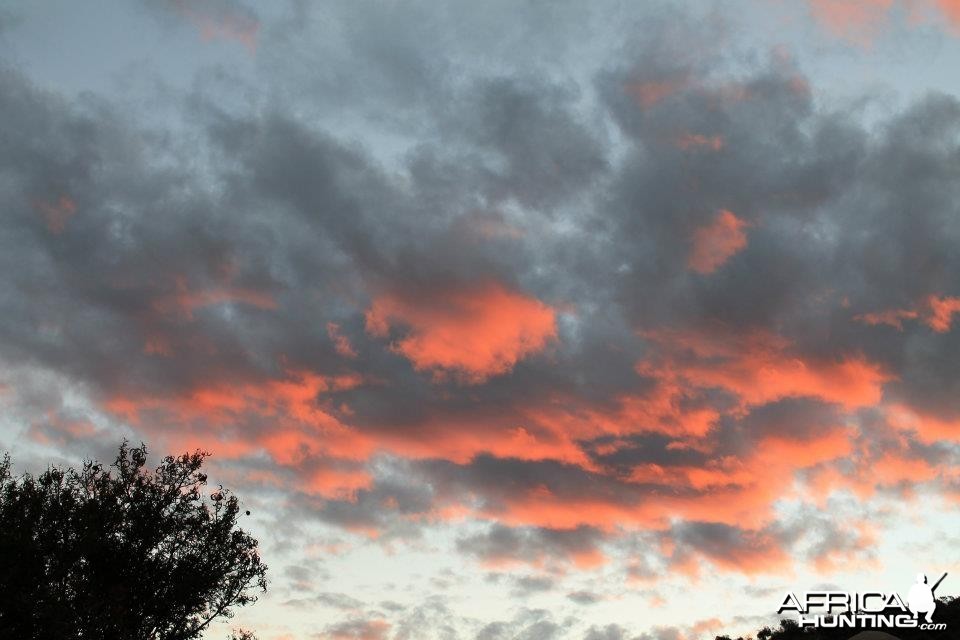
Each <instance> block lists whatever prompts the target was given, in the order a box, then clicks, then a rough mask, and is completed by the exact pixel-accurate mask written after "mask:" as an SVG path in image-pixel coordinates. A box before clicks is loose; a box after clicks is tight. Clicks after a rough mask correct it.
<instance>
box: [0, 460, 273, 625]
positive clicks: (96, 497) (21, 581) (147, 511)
mask: <svg viewBox="0 0 960 640" xmlns="http://www.w3.org/2000/svg"><path fill="white" fill-rule="evenodd" d="M208 456H209V454H208V453H205V452H200V451H198V452H196V453H193V454H185V455H182V456H180V457H173V456H168V457H166V458H164V459H163V461H162V462H161V464H160V465H159V466H158V467H157V468H156V469H154V470H149V469H147V468H146V460H147V451H146V447H145V446H143V445H141V446H140V447H137V448H130V447H128V446H127V444H126V442H124V443H123V445H121V446H120V451H119V453H118V455H117V458H116V461H115V462H114V463H113V465H111V466H110V467H108V468H104V467H103V465H101V464H98V463H96V462H92V461H91V462H86V463H85V464H84V465H83V466H82V468H81V469H79V470H76V469H73V468H68V469H65V470H64V469H60V468H57V467H50V468H49V469H48V470H47V471H46V472H44V473H43V474H41V475H40V476H39V477H37V478H34V477H33V476H31V475H29V474H25V475H23V476H20V477H13V476H12V475H11V471H10V458H9V455H7V456H5V457H4V459H3V461H2V462H0V638H18V639H21V638H22V639H23V640H47V639H50V640H53V639H56V640H68V639H84V640H86V639H113V638H116V639H118V640H119V639H122V640H141V639H142V640H183V639H187V638H197V637H199V636H200V634H201V633H202V632H203V631H204V629H206V628H207V627H208V626H209V625H210V623H211V622H212V621H214V620H215V619H217V618H223V617H230V616H231V615H232V611H233V609H234V608H235V607H240V606H244V605H247V604H250V603H252V602H254V601H255V600H256V596H255V595H254V594H255V592H256V591H257V590H260V591H266V585H267V583H266V571H267V567H266V565H265V564H263V563H262V562H261V561H260V557H259V555H258V552H257V541H256V540H255V539H254V538H252V537H251V536H250V535H248V534H247V533H245V532H244V531H243V530H241V529H240V528H238V527H237V517H238V515H239V509H240V507H239V504H238V502H237V498H236V497H235V496H233V495H230V493H229V492H228V491H226V490H224V489H223V487H219V488H218V489H215V490H214V491H213V492H212V493H210V494H209V495H207V494H206V493H205V491H204V486H205V485H206V483H207V476H206V475H205V474H204V473H202V472H201V471H200V468H201V466H202V465H203V461H204V459H205V458H206V457H208ZM248 513H249V512H248ZM248 637H249V636H248Z"/></svg>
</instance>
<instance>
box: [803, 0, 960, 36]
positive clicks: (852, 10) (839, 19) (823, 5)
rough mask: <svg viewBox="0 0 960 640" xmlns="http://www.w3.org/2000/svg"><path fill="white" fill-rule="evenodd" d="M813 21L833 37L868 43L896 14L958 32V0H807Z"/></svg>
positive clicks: (911, 23) (909, 21)
mask: <svg viewBox="0 0 960 640" xmlns="http://www.w3.org/2000/svg"><path fill="white" fill-rule="evenodd" d="M809 7H810V14H811V15H812V16H813V19H814V21H816V23H817V24H818V25H820V26H821V27H823V28H824V30H825V31H826V32H827V33H829V34H831V35H832V36H834V37H837V38H841V39H844V40H847V41H848V42H851V43H853V44H856V45H859V46H861V47H870V46H872V45H873V43H874V42H875V40H876V38H877V37H878V36H879V35H880V34H881V33H882V32H883V31H884V30H886V29H888V28H889V27H890V26H891V24H892V23H893V22H894V20H895V19H896V18H899V17H903V18H905V20H904V23H903V24H904V25H905V26H907V27H916V26H919V25H933V26H939V27H941V28H943V29H944V30H946V31H948V32H951V33H952V34H953V35H960V0H809Z"/></svg>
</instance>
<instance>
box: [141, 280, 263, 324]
mask: <svg viewBox="0 0 960 640" xmlns="http://www.w3.org/2000/svg"><path fill="white" fill-rule="evenodd" d="M174 283H175V287H174V289H175V290H174V292H173V293H170V294H167V295H163V296H160V297H158V298H157V299H156V300H154V302H153V308H154V309H155V310H157V311H159V312H160V313H179V314H181V315H182V316H183V317H185V318H188V319H189V318H192V317H193V312H194V311H195V310H197V309H200V308H203V307H209V306H213V305H218V304H244V305H249V306H252V307H256V308H258V309H270V310H272V309H276V308H277V303H276V301H275V300H274V299H273V296H272V295H271V294H269V293H266V292H262V291H255V290H253V289H246V288H243V287H234V286H230V285H217V286H214V287H210V288H204V289H199V290H198V289H191V288H190V286H189V284H188V283H187V279H186V278H184V277H182V276H177V277H176V278H175V279H174Z"/></svg>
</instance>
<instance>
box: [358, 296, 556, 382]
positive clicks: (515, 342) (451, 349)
mask: <svg viewBox="0 0 960 640" xmlns="http://www.w3.org/2000/svg"><path fill="white" fill-rule="evenodd" d="M393 325H401V326H403V327H406V328H407V333H406V335H405V336H403V337H402V338H400V339H399V340H398V341H396V342H395V343H394V344H393V345H392V347H391V348H392V349H393V350H394V351H396V352H397V353H399V354H402V355H403V356H404V357H406V358H407V359H409V360H410V361H411V362H412V363H413V365H414V367H416V369H417V370H420V371H430V372H432V373H433V374H434V376H435V378H437V379H442V378H443V377H445V376H446V375H447V374H453V375H454V376H456V377H457V378H458V379H460V380H462V381H464V382H468V383H474V384H476V383H480V382H483V381H484V380H486V379H488V378H490V377H491V376H496V375H500V374H504V373H508V372H509V371H511V370H512V369H513V367H514V365H516V363H517V362H518V361H520V360H522V359H523V358H525V357H527V356H529V355H532V354H535V353H537V352H539V351H541V350H543V348H544V347H545V346H546V344H547V342H548V341H549V340H551V339H553V338H555V337H556V335H557V326H556V312H555V311H554V309H552V308H551V307H549V306H548V305H546V304H544V303H542V302H540V301H539V300H537V299H535V298H531V297H528V296H525V295H523V294H520V293H517V292H514V291H511V290H509V289H507V288H505V287H503V286H502V285H499V284H495V283H488V284H484V285H481V286H478V287H474V288H469V289H455V290H449V291H438V292H435V293H434V294H432V295H430V296H425V297H423V298H417V299H413V298H407V297H403V296H399V295H394V294H385V295H382V296H379V297H377V298H376V299H375V300H374V301H373V304H372V305H371V306H370V308H369V309H368V310H367V313H366V326H367V331H368V332H369V333H370V334H372V335H374V336H380V337H383V336H386V335H387V333H388V332H389V330H390V328H391V326H393Z"/></svg>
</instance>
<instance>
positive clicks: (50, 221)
mask: <svg viewBox="0 0 960 640" xmlns="http://www.w3.org/2000/svg"><path fill="white" fill-rule="evenodd" d="M33 206H34V208H35V209H36V210H37V212H38V213H39V214H40V216H41V217H42V218H43V222H44V224H46V225H47V229H49V230H50V233H58V234H59V233H63V231H64V230H65V229H66V228H67V221H68V220H69V219H70V218H72V217H73V215H74V214H75V213H76V212H77V203H76V202H74V201H73V200H72V199H71V198H69V197H67V196H60V197H59V198H57V199H56V200H53V201H50V200H37V201H35V202H34V204H33Z"/></svg>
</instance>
